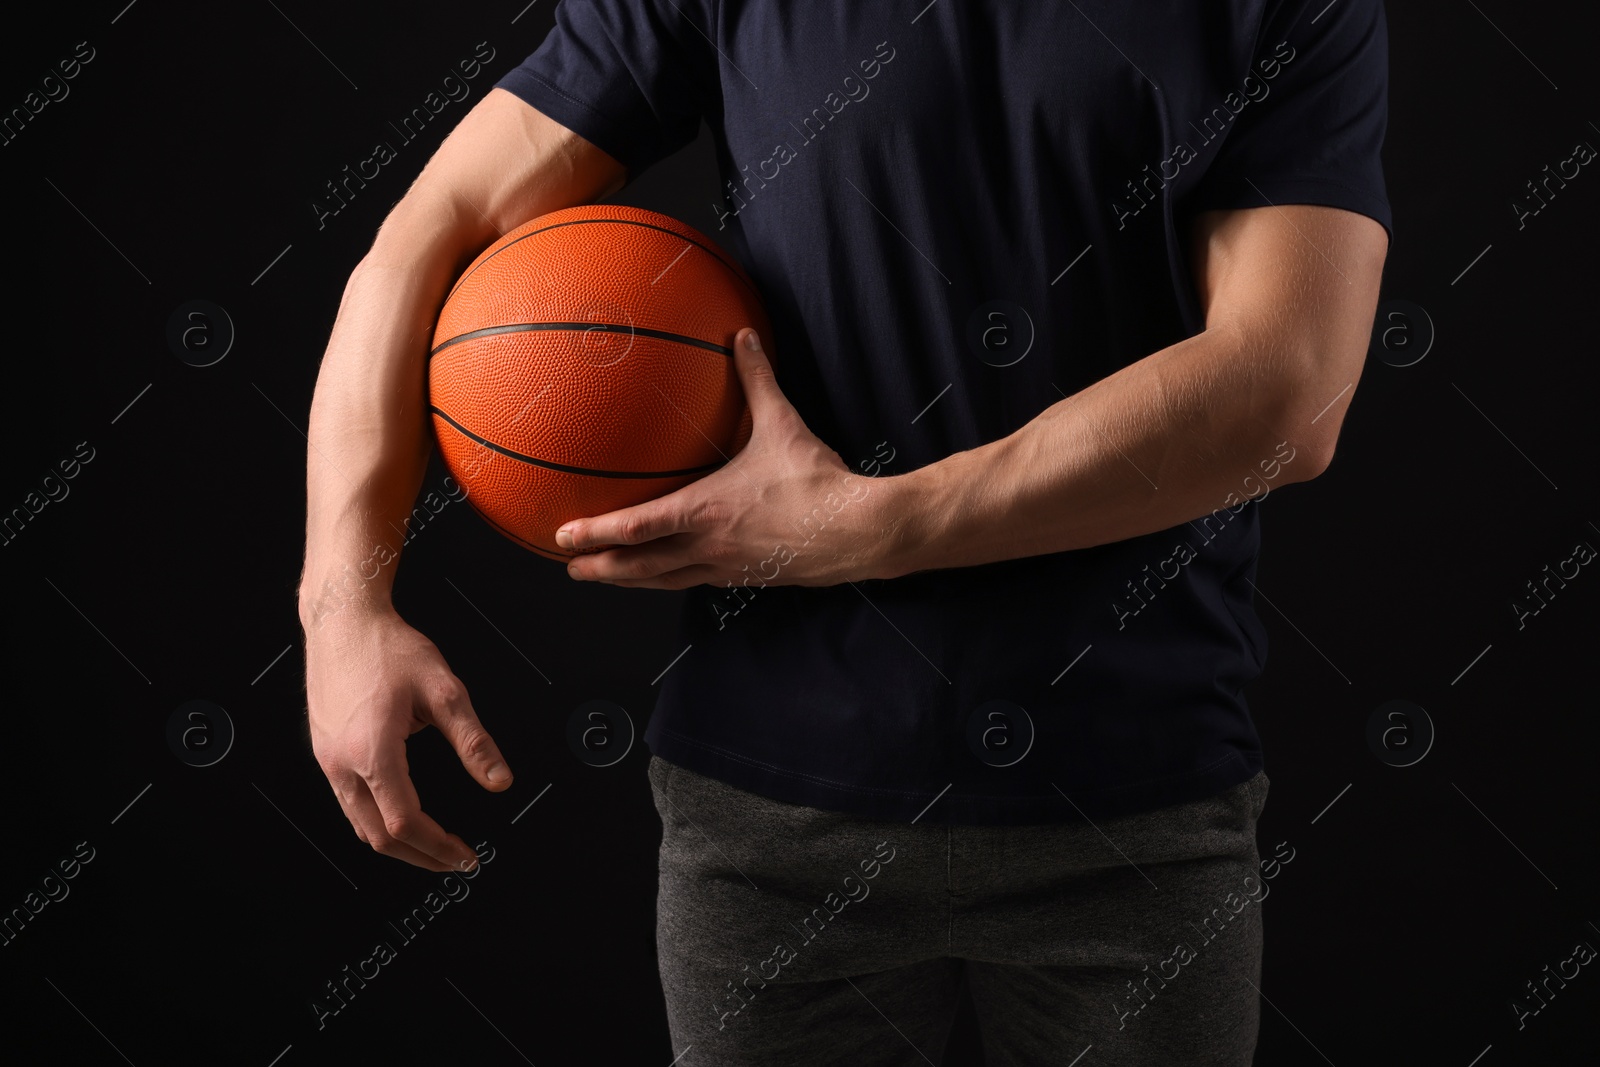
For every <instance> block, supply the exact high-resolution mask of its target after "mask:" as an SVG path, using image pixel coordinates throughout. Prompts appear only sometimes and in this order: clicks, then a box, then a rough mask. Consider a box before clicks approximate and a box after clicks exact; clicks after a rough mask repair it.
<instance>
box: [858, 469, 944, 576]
mask: <svg viewBox="0 0 1600 1067" xmlns="http://www.w3.org/2000/svg"><path fill="white" fill-rule="evenodd" d="M870 483H871V486H872V491H873V492H874V493H875V494H878V495H880V497H881V499H880V502H879V506H878V508H877V509H875V511H874V527H875V528H874V529H873V530H872V531H870V534H869V536H872V537H873V538H874V541H873V545H874V551H873V558H872V561H871V574H870V575H869V577H872V578H900V577H903V576H905V575H907V574H914V573H916V572H917V571H921V570H927V569H929V568H930V567H933V566H935V564H933V563H932V562H930V553H929V551H928V550H929V547H930V546H931V545H934V544H936V543H937V540H938V531H939V517H940V514H941V511H940V504H939V494H938V489H939V479H938V476H937V472H936V471H935V470H934V468H933V467H922V468H920V469H918V470H914V471H909V472H907V473H905V474H892V475H881V476H879V477H877V478H873V479H870Z"/></svg>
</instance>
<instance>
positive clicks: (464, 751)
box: [415, 677, 511, 793]
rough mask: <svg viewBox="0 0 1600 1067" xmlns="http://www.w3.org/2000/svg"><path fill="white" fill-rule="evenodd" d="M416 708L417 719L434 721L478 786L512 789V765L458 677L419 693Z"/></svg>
mask: <svg viewBox="0 0 1600 1067" xmlns="http://www.w3.org/2000/svg"><path fill="white" fill-rule="evenodd" d="M415 707H416V711H417V714H418V716H419V717H420V718H422V719H424V720H426V721H427V722H431V723H433V725H434V726H437V727H438V728H439V732H440V733H441V734H444V737H445V740H446V741H449V742H450V747H451V748H453V749H455V750H456V755H457V756H458V757H460V759H461V765H462V766H463V767H465V768H466V769H467V773H468V774H470V775H472V777H473V779H474V780H475V781H477V783H478V784H479V785H481V786H483V787H484V788H485V789H487V790H489V791H491V792H495V793H499V792H503V791H504V790H507V789H509V788H511V768H510V766H508V765H507V763H506V759H505V756H503V755H502V754H501V752H500V747H499V746H498V745H496V744H495V743H494V738H492V737H490V736H489V731H488V730H486V729H484V727H483V723H482V721H481V720H479V718H478V713H477V711H476V710H475V709H474V708H473V706H472V700H471V698H470V697H469V696H468V695H467V687H466V686H465V685H463V684H462V683H461V680H460V679H459V678H454V677H452V678H450V679H448V680H447V681H446V682H444V683H443V684H442V687H441V688H440V689H439V690H438V691H436V692H434V693H432V694H427V693H419V694H418V696H417V700H416V704H415Z"/></svg>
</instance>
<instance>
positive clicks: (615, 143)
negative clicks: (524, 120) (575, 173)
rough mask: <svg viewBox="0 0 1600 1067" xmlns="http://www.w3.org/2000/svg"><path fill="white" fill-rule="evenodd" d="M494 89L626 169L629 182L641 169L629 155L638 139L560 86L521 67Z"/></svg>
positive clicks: (634, 157)
mask: <svg viewBox="0 0 1600 1067" xmlns="http://www.w3.org/2000/svg"><path fill="white" fill-rule="evenodd" d="M495 88H497V89H504V90H506V91H507V92H509V93H511V94H512V95H513V96H516V97H518V98H519V99H521V100H522V102H523V103H525V104H527V105H529V106H530V107H533V108H535V109H537V110H538V111H540V112H542V113H543V114H544V115H546V116H547V117H549V118H551V119H553V120H555V121H556V122H558V123H560V124H561V125H563V126H565V127H566V128H567V129H569V130H571V131H572V132H573V133H575V134H577V135H578V136H579V137H582V138H583V139H584V140H585V141H588V142H589V143H590V144H592V145H594V146H595V147H596V148H598V149H600V150H601V151H602V152H604V153H605V154H606V155H608V156H610V157H611V158H612V159H615V160H616V161H617V162H618V163H621V164H622V165H623V166H624V167H626V168H627V170H628V176H629V177H630V178H631V177H633V176H634V175H635V174H637V173H638V172H639V170H641V169H642V167H643V161H642V160H640V159H639V158H638V157H637V156H636V155H635V154H634V151H633V146H636V145H638V144H640V143H643V142H641V141H640V140H639V135H638V134H636V133H635V132H633V131H630V130H628V129H627V128H626V125H625V124H624V123H620V122H618V121H617V120H615V119H613V118H611V117H610V116H609V115H606V114H605V113H604V112H602V111H599V110H597V109H596V108H595V107H594V105H592V104H590V103H587V102H586V101H584V100H580V99H579V98H578V97H576V96H573V95H572V94H571V93H569V92H567V91H566V90H565V89H563V88H561V87H560V86H558V85H555V84H552V83H551V82H549V81H546V80H545V79H543V78H541V77H539V75H537V74H535V73H533V72H532V71H530V70H528V69H527V68H525V67H514V68H513V69H511V70H509V71H507V72H506V74H505V76H504V77H502V78H501V79H500V80H499V81H498V82H496V83H495Z"/></svg>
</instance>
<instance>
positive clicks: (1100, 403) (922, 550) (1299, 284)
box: [872, 205, 1388, 578]
mask: <svg viewBox="0 0 1600 1067" xmlns="http://www.w3.org/2000/svg"><path fill="white" fill-rule="evenodd" d="M1387 254H1388V238H1387V235H1386V234H1385V233H1384V229H1383V227H1382V226H1380V225H1379V224H1378V223H1377V222H1374V221H1373V220H1371V219H1369V218H1367V217H1366V216H1364V215H1359V214H1356V213H1354V212H1350V211H1344V210H1341V209H1337V208H1329V207H1319V206H1309V205H1285V206H1283V207H1265V208H1248V209H1239V210H1229V211H1213V212H1208V213H1206V214H1205V215H1202V216H1201V217H1200V218H1199V219H1198V220H1197V223H1196V233H1195V241H1194V257H1193V258H1194V267H1195V278H1196V286H1197V288H1198V290H1199V294H1200V298H1201V304H1202V307H1204V309H1205V315H1206V323H1205V329H1204V331H1203V332H1201V333H1199V334H1197V335H1195V336H1194V337H1191V338H1188V339H1186V340H1184V341H1182V342H1180V343H1178V344H1175V345H1172V346H1171V347H1168V348H1164V349H1162V350H1161V351H1159V352H1156V353H1155V354H1153V355H1150V356H1148V357H1146V358H1144V359H1142V360H1139V361H1138V362H1136V363H1133V364H1130V365H1129V366H1127V367H1125V368H1123V369H1122V370H1120V371H1118V372H1116V373H1115V374H1112V375H1109V376H1107V377H1106V378H1104V379H1102V380H1100V381H1098V382H1096V383H1095V384H1093V385H1091V386H1089V387H1088V388H1086V389H1083V390H1081V391H1079V392H1078V393H1076V394H1074V395H1073V396H1071V397H1068V398H1066V399H1063V400H1061V401H1059V402H1057V403H1055V404H1053V405H1051V406H1050V407H1049V408H1047V409H1046V410H1045V411H1044V412H1042V413H1041V414H1039V415H1038V416H1037V417H1036V418H1035V419H1033V420H1032V421H1031V422H1029V423H1028V424H1027V425H1025V426H1023V427H1022V428H1021V429H1019V430H1017V431H1016V432H1015V433H1013V434H1011V435H1009V436H1007V437H1004V438H1002V439H1000V440H998V441H994V442H991V443H990V444H987V445H983V446H982V447H979V448H974V449H971V450H969V451H966V452H958V453H955V454H954V455H951V456H948V457H946V458H945V459H943V460H940V461H939V462H937V463H932V464H929V465H928V466H926V467H922V468H920V469H918V470H915V471H912V472H909V473H907V474H903V475H897V476H895V477H893V478H890V479H886V480H882V481H883V485H882V486H881V488H882V489H883V491H884V493H885V497H886V499H885V500H883V501H881V502H880V506H879V508H878V509H877V511H878V515H879V520H878V521H880V522H881V523H883V524H884V525H885V526H886V527H887V528H888V530H889V531H892V536H889V537H886V538H885V542H886V543H885V544H884V546H883V548H882V550H881V553H880V558H879V559H878V561H877V564H876V566H875V567H873V568H872V574H873V576H874V577H885V578H887V577H896V576H899V575H903V574H909V573H912V572H914V571H919V570H927V569H931V568H938V567H961V566H971V565H975V564H980V563H988V562H992V561H996V560H1003V559H1015V558H1019V557H1023V556H1033V555H1039V554H1043V553H1047V552H1061V551H1066V550H1068V549H1076V548H1088V547H1090V546H1093V545H1100V544H1106V543H1108V542H1112V541H1120V540H1124V539H1126V538H1129V537H1136V536H1139V535H1141V534H1147V533H1153V532H1155V531H1157V530H1164V529H1168V528H1170V527H1172V526H1176V525H1178V524H1179V523H1182V522H1186V521H1189V520H1192V519H1196V518H1199V517H1201V516H1204V515H1207V514H1209V513H1210V512H1212V511H1214V510H1216V509H1218V508H1221V507H1223V506H1225V505H1226V506H1231V507H1237V506H1238V505H1239V504H1240V502H1241V501H1242V500H1244V499H1246V498H1248V497H1251V496H1259V495H1261V494H1262V493H1264V492H1267V491H1269V490H1270V489H1271V488H1274V487H1276V486H1278V485H1284V484H1287V483H1289V482H1301V481H1306V480H1309V479H1311V478H1314V477H1316V476H1317V475H1318V474H1320V473H1322V471H1323V470H1325V469H1326V468H1327V466H1328V463H1329V462H1330V460H1331V459H1332V457H1333V451H1334V445H1335V442H1336V441H1337V440H1338V436H1339V425H1340V422H1341V420H1342V419H1343V417H1344V412H1345V410H1346V409H1347V408H1348V407H1349V404H1350V399H1351V396H1352V395H1353V393H1354V386H1355V383H1356V381H1357V379H1358V378H1360V376H1361V368H1362V364H1363V363H1364V361H1365V358H1366V352H1367V345H1368V339H1369V337H1370V335H1371V331H1372V321H1373V316H1374V314H1375V312H1376V309H1377V302H1378V288H1379V282H1380V280H1381V276H1382V273H1383V263H1384V259H1385V257H1386V256H1387ZM1285 442H1286V443H1287V449H1285V450H1284V451H1283V452H1282V453H1280V452H1279V451H1278V448H1279V445H1280V444H1283V443H1285ZM1289 449H1292V450H1293V451H1292V456H1293V458H1292V459H1291V460H1288V461H1285V460H1284V458H1283V457H1284V456H1285V455H1290V454H1291V453H1290V452H1289V451H1288V450H1289ZM1269 471H1270V472H1276V477H1275V478H1269V477H1268V472H1269ZM1230 494H1231V495H1230Z"/></svg>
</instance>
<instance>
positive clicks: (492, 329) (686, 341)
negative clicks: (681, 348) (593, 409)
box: [428, 322, 733, 359]
mask: <svg viewBox="0 0 1600 1067" xmlns="http://www.w3.org/2000/svg"><path fill="white" fill-rule="evenodd" d="M532 330H583V331H588V330H600V331H602V332H604V333H627V334H640V335H642V336H644V337H654V338H656V339H657V340H661V341H675V342H677V343H678V344H682V345H691V346H693V347H695V348H704V349H706V350H707V351H709V352H720V353H721V354H723V355H724V356H731V355H733V349H731V348H728V347H727V346H726V345H719V344H715V343H714V342H711V341H702V340H700V339H699V338H698V337H686V336H684V335H683V334H681V333H671V332H670V331H667V330H652V329H649V328H648V327H644V326H624V325H622V324H620V323H615V322H513V323H507V324H506V325H504V326H485V327H483V328H481V329H477V330H468V331H467V332H466V333H459V334H456V335H455V336H454V337H452V338H450V339H449V340H448V341H440V342H439V343H438V344H437V345H434V347H433V350H432V351H430V352H429V353H428V358H429V359H432V358H433V357H434V356H436V355H438V354H439V353H440V352H441V351H443V350H444V349H446V348H449V347H450V346H451V345H458V344H460V343H461V342H463V341H471V340H473V339H474V338H478V337H491V336H494V335H496V334H502V333H525V332H528V331H532Z"/></svg>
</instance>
